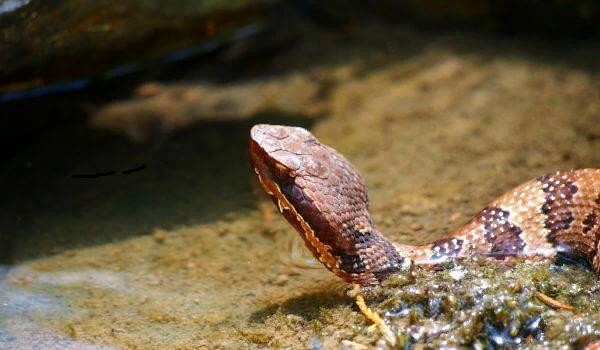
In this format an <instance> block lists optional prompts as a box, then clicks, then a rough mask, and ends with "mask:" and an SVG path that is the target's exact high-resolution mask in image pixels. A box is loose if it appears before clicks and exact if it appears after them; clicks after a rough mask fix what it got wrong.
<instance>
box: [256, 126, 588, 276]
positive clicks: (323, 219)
mask: <svg viewBox="0 0 600 350" xmlns="http://www.w3.org/2000/svg"><path fill="white" fill-rule="evenodd" d="M248 151H249V158H250V163H251V165H252V167H253V169H254V172H255V173H256V175H257V176H258V180H259V181H260V183H261V185H262V187H263V189H264V190H265V192H266V193H267V194H268V195H269V196H270V197H271V199H272V200H273V202H274V203H275V205H276V206H277V208H278V209H279V212H280V213H281V215H283V216H284V217H285V219H286V220H287V221H288V222H289V223H290V224H291V225H292V226H293V227H294V228H295V229H296V230H297V231H298V232H299V233H300V236H301V237H302V239H303V240H304V242H305V244H306V246H307V247H308V249H309V250H310V251H311V253H312V254H313V255H314V257H315V258H316V259H318V260H319V261H320V262H321V263H322V264H323V265H325V267H327V269H329V270H330V271H331V272H333V273H334V274H335V275H337V276H338V277H340V278H341V279H343V280H344V281H346V282H348V283H352V284H358V285H360V286H374V285H378V284H381V283H382V282H384V281H385V280H387V279H388V278H389V277H390V276H392V275H394V274H398V273H401V272H402V271H407V270H408V269H410V268H412V266H430V267H431V266H440V264H443V263H445V262H447V261H450V260H459V259H465V258H468V257H473V256H480V257H482V258H485V259H489V260H492V261H496V262H501V261H509V260H511V259H512V260H515V259H520V260H538V261H539V260H546V259H552V260H556V259H558V258H559V257H566V258H567V259H573V260H574V261H584V262H586V263H587V264H588V265H589V266H590V267H591V269H592V270H593V271H594V272H595V274H596V276H600V254H599V251H600V246H599V241H600V169H593V168H587V169H579V170H572V171H557V172H554V173H549V174H546V175H542V176H539V177H537V178H535V179H531V180H529V181H526V182H524V183H522V184H520V185H518V186H517V187H515V188H513V189H512V190H509V191H508V192H506V193H504V194H503V195H501V196H500V197H498V198H497V199H495V200H493V201H492V202H490V203H489V204H488V205H487V206H485V207H484V208H483V209H481V210H480V211H479V212H478V213H477V214H475V216H473V217H472V218H471V219H470V220H469V221H467V222H466V223H465V224H464V225H463V226H461V227H460V228H459V229H457V230H456V231H455V232H453V233H451V234H449V235H446V236H445V237H443V238H440V239H437V240H435V241H433V242H430V243H427V244H419V245H408V244H398V243H395V242H393V241H391V240H389V239H388V238H387V237H385V236H384V235H383V234H382V233H381V232H379V231H378V230H377V228H376V227H375V224H374V223H373V219H372V217H371V215H370V213H369V210H368V207H369V199H368V193H367V189H366V185H365V181H364V179H363V177H362V176H361V175H360V173H359V171H358V169H357V168H356V167H355V166H354V165H352V164H351V163H350V161H348V159H346V157H344V156H343V155H342V154H341V153H339V152H338V151H336V150H335V149H334V148H332V147H330V146H327V145H325V144H323V143H321V142H320V141H319V140H318V139H317V138H316V137H315V136H314V135H313V134H312V133H311V132H309V131H308V130H306V129H304V128H301V127H294V126H283V125H268V124H257V125H255V126H253V127H252V128H251V130H250V135H249V144H248Z"/></svg>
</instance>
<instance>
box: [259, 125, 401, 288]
mask: <svg viewBox="0 0 600 350" xmlns="http://www.w3.org/2000/svg"><path fill="white" fill-rule="evenodd" d="M249 155H250V161H251V163H252V167H253V168H254V171H255V172H256V174H257V175H258V178H259V180H260V183H261V184H262V186H263V188H264V190H265V191H266V192H267V194H269V195H270V196H271V199H272V200H273V202H274V203H275V205H277V207H278V209H279V211H280V212H281V214H282V215H283V216H284V217H285V218H286V219H287V221H288V222H289V223H290V224H291V225H292V226H293V227H294V228H295V229H296V230H297V231H298V232H299V233H300V235H301V236H302V238H303V239H304V242H305V243H306V246H307V247H308V248H309V249H310V251H311V252H312V253H313V255H314V256H315V257H316V258H317V259H318V260H319V261H320V262H322V263H323V264H324V265H325V266H326V267H327V268H328V269H329V270H331V271H332V272H333V273H335V274H336V275H338V276H339V277H341V278H343V279H344V280H345V281H347V282H349V283H359V284H362V285H369V284H377V283H379V282H381V281H383V280H385V279H386V278H387V277H388V276H389V275H390V274H392V273H395V272H397V271H400V270H402V269H404V268H406V267H407V264H410V259H405V258H404V257H402V256H401V255H400V254H398V252H397V251H396V249H395V248H394V245H393V244H392V243H391V242H390V241H389V240H388V239H386V238H385V237H384V236H382V235H381V234H380V233H379V232H378V231H377V230H376V229H375V228H374V226H373V223H372V220H371V216H370V215H369V212H368V208H367V206H368V198H367V191H366V188H365V184H364V180H363V178H362V177H361V176H360V174H359V173H358V171H357V170H356V168H354V166H353V165H352V164H351V163H350V162H349V161H348V160H347V159H346V158H345V157H344V156H342V155H341V154H340V153H338V152H337V151H336V150H334V149H333V148H331V147H329V146H326V145H324V144H322V143H320V142H319V141H318V140H317V139H316V138H315V137H314V136H313V134H311V133H310V132H309V131H307V130H306V129H303V128H299V127H288V126H277V125H265V124H261V125H256V126H254V127H253V128H252V130H251V131H250V140H249Z"/></svg>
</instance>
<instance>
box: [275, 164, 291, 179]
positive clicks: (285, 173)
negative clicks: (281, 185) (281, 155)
mask: <svg viewBox="0 0 600 350" xmlns="http://www.w3.org/2000/svg"><path fill="white" fill-rule="evenodd" d="M273 173H274V174H275V176H276V177H277V178H278V179H279V180H281V181H283V180H287V179H289V178H290V177H293V174H292V172H291V171H290V169H289V168H288V167H286V166H285V165H283V164H281V163H275V167H274V170H273Z"/></svg>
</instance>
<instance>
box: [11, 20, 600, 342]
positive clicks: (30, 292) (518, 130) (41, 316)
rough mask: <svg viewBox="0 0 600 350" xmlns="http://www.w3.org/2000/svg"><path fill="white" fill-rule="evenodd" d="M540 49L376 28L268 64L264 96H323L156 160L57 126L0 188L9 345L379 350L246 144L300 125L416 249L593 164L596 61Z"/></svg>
mask: <svg viewBox="0 0 600 350" xmlns="http://www.w3.org/2000/svg"><path fill="white" fill-rule="evenodd" d="M544 47H548V43H545V42H542V41H537V40H510V39H502V40H501V39H498V38H492V37H469V36H467V37H465V36H464V35H454V34H448V33H446V34H429V35H425V34H420V33H415V32H412V31H410V30H406V29H402V28H390V27H386V28H380V27H377V26H376V25H371V26H368V27H364V28H363V29H362V30H360V31H359V30H356V31H355V32H353V34H352V36H351V38H350V39H348V38H345V39H344V38H340V36H339V35H335V34H324V35H323V36H321V37H318V38H313V39H312V40H310V41H307V42H306V43H304V44H300V45H298V46H297V47H295V48H294V49H292V50H291V51H289V52H286V53H284V54H282V55H280V56H278V57H276V58H275V59H274V60H273V61H271V62H269V69H272V71H273V72H274V74H272V75H270V76H267V77H265V78H264V79H262V82H261V84H263V85H262V86H264V84H273V85H274V86H278V84H281V82H282V81H289V79H290V76H294V77H300V78H299V79H300V80H302V81H303V82H307V81H308V82H310V84H312V85H311V86H314V85H316V86H318V87H319V92H320V93H319V94H317V95H311V96H310V98H309V97H306V94H305V93H304V92H305V91H297V93H298V94H299V95H301V96H302V97H299V98H302V99H306V98H309V100H307V103H303V104H298V103H294V104H293V106H295V107H293V108H291V107H288V108H281V109H282V110H283V109H285V113H278V108H277V107H278V106H279V107H281V104H282V103H283V102H281V101H283V100H284V99H285V98H287V99H289V100H290V101H294V99H295V96H294V90H293V89H290V91H288V92H287V94H288V95H287V96H279V97H278V98H279V99H281V100H280V101H279V102H278V103H276V104H275V107H274V108H273V110H272V111H270V112H264V111H262V112H260V113H255V114H253V115H251V116H249V117H248V118H247V119H244V120H235V121H215V122H207V121H204V122H199V123H196V124H193V125H192V126H190V127H188V128H184V129H180V130H177V131H175V132H174V133H173V134H172V135H171V136H170V138H169V139H168V141H167V142H164V143H163V144H161V145H160V147H150V146H147V145H132V144H130V143H129V142H128V140H127V139H125V138H123V137H121V136H112V135H106V134H100V133H98V132H97V131H95V130H90V129H88V128H87V127H85V126H74V127H72V128H66V129H65V128H60V129H55V130H52V129H51V130H48V132H47V133H46V134H45V135H44V136H43V137H42V138H41V139H40V140H39V141H38V142H37V143H35V144H33V145H31V146H30V147H28V148H27V149H26V150H24V151H23V152H22V153H21V154H19V155H18V156H17V157H16V158H15V159H14V161H13V162H12V163H11V164H9V165H7V167H6V168H5V171H4V174H3V175H2V179H3V181H4V183H5V185H7V186H6V188H7V191H6V192H5V194H3V196H5V199H7V201H6V203H11V205H10V208H8V213H9V214H11V215H12V216H11V217H12V218H16V219H17V220H16V221H15V220H13V222H12V223H11V224H10V226H9V227H10V229H11V230H14V232H15V235H16V237H17V239H16V240H15V242H14V245H13V247H12V248H11V251H12V255H13V257H14V260H15V261H16V262H17V264H16V265H14V266H5V267H3V268H2V270H0V347H2V348H3V349H38V348H46V349H52V348H56V349H65V348H72V349H113V348H114V349H121V348H122V349H128V348H131V349H266V348H281V349H309V348H312V349H321V348H325V349H339V348H340V346H342V344H345V345H346V346H347V347H349V348H356V349H360V348H369V347H370V346H373V345H374V344H375V342H371V340H365V339H371V338H368V337H363V338H361V336H362V335H364V334H370V332H376V331H373V330H372V329H369V328H368V326H369V325H370V323H369V321H368V320H366V319H365V318H364V317H363V316H362V315H361V314H360V313H359V312H358V310H357V308H356V307H355V306H354V304H353V300H352V298H350V297H348V296H347V295H346V288H347V286H346V285H345V284H344V283H342V282H341V281H338V280H337V279H336V278H335V277H334V276H333V275H332V274H330V273H329V272H328V271H326V270H325V269H324V268H322V267H321V266H319V265H317V264H316V263H315V262H314V261H313V260H312V259H311V257H310V256H308V255H307V251H306V250H305V249H304V248H303V247H302V246H301V244H302V243H301V242H300V240H299V238H298V237H296V236H297V235H296V234H295V233H294V232H293V231H292V228H291V227H289V226H288V224H287V223H286V222H284V220H283V219H282V218H280V217H279V215H278V214H277V213H276V211H275V210H274V207H273V205H272V204H271V203H270V202H266V200H267V199H266V198H265V197H264V195H263V194H262V191H261V190H260V189H259V187H258V186H257V185H258V184H257V181H256V180H255V178H254V176H253V173H252V171H251V169H250V167H249V162H248V159H247V154H246V148H245V147H246V142H247V133H248V131H249V129H250V128H251V126H252V125H254V124H256V123H262V122H268V123H277V124H287V125H299V126H304V127H307V128H309V129H310V130H311V131H312V132H313V133H314V134H315V135H316V136H317V137H318V138H319V139H320V140H321V141H322V142H324V143H326V144H329V145H331V146H333V147H335V148H337V149H338V150H339V151H340V152H341V153H343V154H345V155H346V156H347V157H348V159H350V160H351V161H352V162H353V163H354V164H355V165H356V166H357V167H358V169H360V170H361V172H362V174H363V176H364V177H365V179H366V183H367V185H368V188H369V190H370V199H371V203H372V204H371V211H372V214H373V217H374V221H375V223H376V224H377V225H378V228H379V229H380V230H381V231H382V232H384V233H385V234H386V235H388V236H389V237H390V238H392V239H394V240H396V241H398V242H403V243H423V242H426V241H428V240H431V239H433V238H437V237H441V236H443V235H444V234H446V233H449V232H451V231H453V230H454V229H456V228H458V227H460V225H461V224H462V223H464V222H465V221H467V220H468V219H469V217H470V216H471V215H473V214H474V213H475V212H476V211H477V210H478V209H480V208H481V207H483V206H484V205H485V204H486V203H487V202H488V201H490V200H492V199H494V198H495V197H496V196H498V195H500V194H501V193H502V192H504V191H506V190H508V189H510V188H512V187H513V186H515V185H517V184H519V183H521V182H523V181H525V180H528V179H530V178H532V177H535V176H538V175H541V174H543V173H546V172H550V171H554V170H558V169H570V168H581V167H600V123H599V122H598V121H599V116H600V102H599V101H600V99H599V98H598V97H599V94H598V91H599V90H598V88H599V80H598V78H597V77H596V71H597V68H598V64H597V62H600V60H599V58H600V50H592V49H588V48H586V47H584V46H582V47H578V48H577V49H576V50H575V49H572V50H561V51H558V50H550V49H545V48H544ZM269 69H267V71H268V70H269ZM240 84H247V82H240ZM261 91H262V90H261ZM259 93H260V92H257V94H259ZM247 98H248V99H252V98H256V96H255V97H252V96H249V97H247ZM296 102H297V101H296ZM312 103H318V104H319V108H320V112H319V113H315V112H314V108H313V109H311V104H312ZM142 166H145V168H143V169H141V170H138V171H135V172H131V173H130V174H126V173H127V172H128V171H129V170H131V169H136V168H140V167H142ZM110 171H114V174H113V175H109V176H100V177H97V178H74V177H72V175H85V174H87V175H89V174H99V173H107V172H110ZM124 172H125V173H124ZM15 222H16V223H15ZM7 225H8V224H7ZM361 346H364V347H361Z"/></svg>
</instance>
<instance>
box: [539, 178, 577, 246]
mask: <svg viewBox="0 0 600 350" xmlns="http://www.w3.org/2000/svg"><path fill="white" fill-rule="evenodd" d="M537 180H538V181H539V182H541V183H542V191H544V193H546V201H545V202H544V204H543V205H542V208H541V212H542V214H544V215H545V216H546V218H547V219H546V221H545V222H544V227H545V228H546V229H548V230H549V231H550V233H549V234H548V236H547V239H548V242H550V243H554V244H559V243H560V242H558V236H559V235H560V233H561V232H563V231H565V230H568V229H569V228H571V223H572V222H573V221H574V220H575V218H574V217H573V213H572V212H571V211H569V210H566V209H565V208H568V207H569V206H568V205H566V204H568V203H569V202H571V200H572V199H573V195H574V194H575V193H577V191H579V188H578V187H577V186H576V185H575V184H574V183H573V181H571V179H569V178H568V177H567V176H566V175H559V174H554V175H544V176H540V177H538V178H537Z"/></svg>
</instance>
